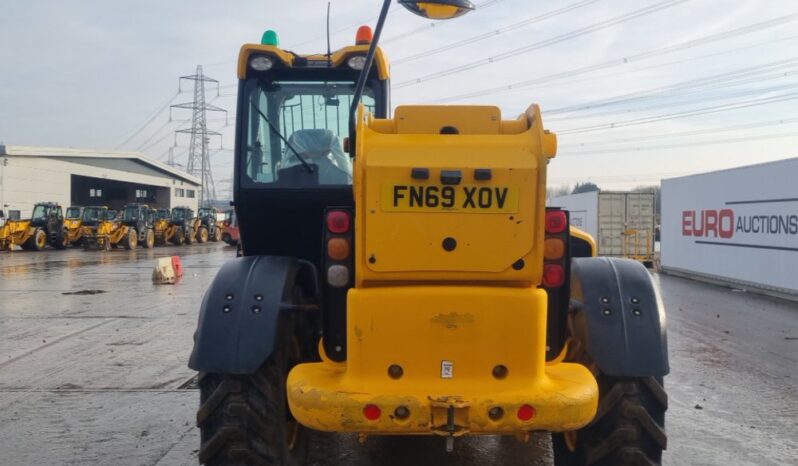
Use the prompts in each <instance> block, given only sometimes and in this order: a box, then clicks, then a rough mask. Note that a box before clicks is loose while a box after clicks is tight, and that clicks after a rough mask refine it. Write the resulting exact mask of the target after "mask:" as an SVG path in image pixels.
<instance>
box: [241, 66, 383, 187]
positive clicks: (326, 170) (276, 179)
mask: <svg viewBox="0 0 798 466" xmlns="http://www.w3.org/2000/svg"><path fill="white" fill-rule="evenodd" d="M354 88H355V83H354V82H349V81H338V82H333V81H324V82H322V81H318V82H316V81H259V82H253V83H250V84H249V85H248V86H246V88H245V95H244V103H243V104H242V105H245V106H246V109H242V110H243V117H244V118H243V121H244V122H245V123H244V125H245V128H244V135H243V138H242V142H243V143H242V148H241V150H242V152H243V157H242V158H243V160H244V162H243V163H244V164H245V167H243V168H244V172H245V173H246V175H247V178H248V179H249V180H250V181H253V182H255V183H257V184H261V185H265V186H280V187H292V186H313V185H333V186H334V185H349V184H351V183H352V161H351V159H350V158H349V155H348V154H346V153H345V152H344V150H343V139H344V138H345V137H347V136H348V135H349V108H350V105H351V104H352V94H353V93H354ZM362 102H363V104H364V105H365V106H366V109H367V110H368V111H374V103H375V100H374V96H373V92H372V91H371V90H370V89H368V88H366V90H365V92H364V95H363V98H362Z"/></svg>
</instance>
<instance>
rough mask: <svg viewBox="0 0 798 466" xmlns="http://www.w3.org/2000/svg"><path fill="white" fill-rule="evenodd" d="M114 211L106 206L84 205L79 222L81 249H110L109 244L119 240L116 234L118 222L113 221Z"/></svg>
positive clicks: (119, 236) (119, 237)
mask: <svg viewBox="0 0 798 466" xmlns="http://www.w3.org/2000/svg"><path fill="white" fill-rule="evenodd" d="M114 217H115V212H113V211H111V210H108V207H106V206H89V207H84V209H83V216H82V217H81V223H82V227H81V229H82V230H83V233H82V236H83V249H85V250H89V249H103V250H106V251H107V250H108V249H111V245H112V243H113V244H116V243H118V242H119V241H120V240H121V236H122V235H121V234H118V230H119V223H117V222H116V221H115V218H114Z"/></svg>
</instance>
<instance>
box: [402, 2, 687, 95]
mask: <svg viewBox="0 0 798 466" xmlns="http://www.w3.org/2000/svg"><path fill="white" fill-rule="evenodd" d="M687 1H689V0H666V1H664V2H660V3H657V4H654V5H651V6H647V7H645V8H641V9H639V10H635V11H632V12H629V13H625V14H623V15H620V16H616V17H614V18H610V19H608V20H604V21H600V22H598V23H595V24H592V25H590V26H587V27H584V28H581V29H577V30H575V31H571V32H567V33H565V34H561V35H559V36H555V37H552V38H549V39H546V40H542V41H539V42H535V43H533V44H529V45H525V46H523V47H518V48H515V49H512V50H510V51H507V52H504V53H500V54H498V55H493V56H491V57H487V58H484V59H482V60H478V61H471V62H469V63H466V64H463V65H460V66H455V67H452V68H447V69H444V70H441V71H437V72H434V73H430V74H427V75H424V76H421V77H418V78H415V79H410V80H407V81H403V82H401V83H399V84H397V85H396V86H395V89H401V88H403V87H408V86H414V85H416V84H421V83H422V82H426V81H431V80H433V79H438V78H442V77H444V76H449V75H452V74H456V73H462V72H464V71H468V70H472V69H474V68H478V67H480V66H485V65H491V64H493V63H496V62H499V61H502V60H506V59H508V58H517V57H518V56H519V55H522V54H525V53H529V52H532V51H533V50H538V49H541V48H544V47H548V46H551V45H555V44H558V43H560V42H564V41H567V40H571V39H574V38H577V37H580V36H584V35H586V34H591V33H593V32H596V31H600V30H602V29H606V28H609V27H612V26H616V25H618V24H621V23H625V22H627V21H632V20H634V19H637V18H641V17H643V16H646V15H650V14H653V13H656V12H658V11H661V10H665V9H667V8H672V7H674V6H677V5H680V4H682V3H685V2H687Z"/></svg>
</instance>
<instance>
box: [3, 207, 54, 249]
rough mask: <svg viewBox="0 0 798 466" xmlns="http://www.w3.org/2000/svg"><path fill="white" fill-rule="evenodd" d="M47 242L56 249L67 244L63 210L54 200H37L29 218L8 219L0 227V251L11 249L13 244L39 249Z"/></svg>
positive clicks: (45, 245)
mask: <svg viewBox="0 0 798 466" xmlns="http://www.w3.org/2000/svg"><path fill="white" fill-rule="evenodd" d="M48 244H49V245H50V246H51V247H54V248H56V249H66V248H67V247H68V246H69V236H68V234H67V231H66V228H65V227H64V214H63V210H62V209H61V206H60V205H58V204H57V203H55V202H39V203H37V204H36V205H34V206H33V213H32V214H31V218H30V219H26V220H8V221H6V223H5V224H4V225H3V226H2V227H0V251H6V250H8V251H12V250H13V249H14V247H15V246H21V247H22V249H25V250H28V251H41V250H43V249H44V248H45V247H47V245H48Z"/></svg>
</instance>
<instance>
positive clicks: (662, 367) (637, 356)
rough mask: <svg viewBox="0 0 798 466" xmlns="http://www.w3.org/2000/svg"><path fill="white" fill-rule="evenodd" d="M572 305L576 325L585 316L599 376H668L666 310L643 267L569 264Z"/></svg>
mask: <svg viewBox="0 0 798 466" xmlns="http://www.w3.org/2000/svg"><path fill="white" fill-rule="evenodd" d="M571 306H572V308H573V309H574V310H575V311H577V312H576V317H575V318H576V321H582V318H581V317H580V316H579V314H580V313H581V314H582V315H583V316H584V326H585V327H586V328H584V329H583V332H584V336H583V338H585V340H586V344H587V352H588V354H589V355H590V357H591V358H592V359H593V361H594V362H595V363H596V365H597V366H598V367H599V369H601V371H602V372H603V373H605V374H608V375H611V376H618V377H648V376H664V375H666V374H667V373H668V372H669V370H670V368H669V366H668V342H667V337H666V331H665V330H666V328H665V308H664V307H663V305H662V300H661V299H660V297H659V293H658V292H657V289H656V287H655V286H654V283H653V282H652V280H651V276H650V275H649V273H648V271H647V270H646V268H645V267H643V265H642V264H641V263H639V262H637V261H633V260H629V259H616V258H607V257H590V258H575V259H573V261H572V262H571Z"/></svg>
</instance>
